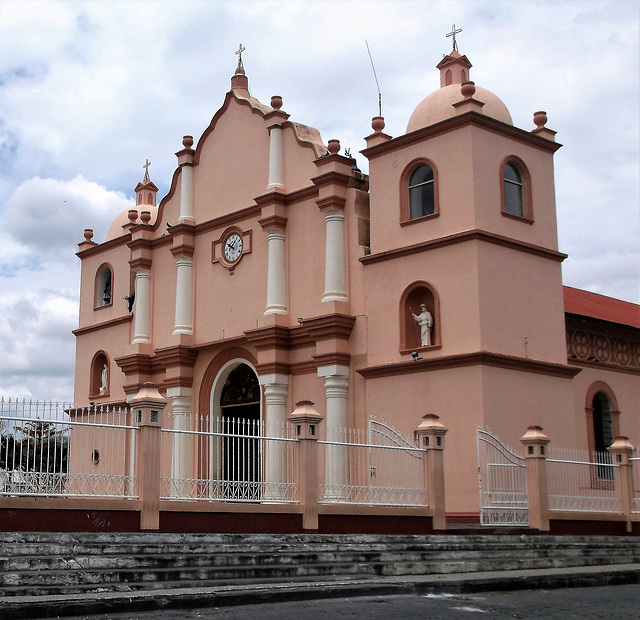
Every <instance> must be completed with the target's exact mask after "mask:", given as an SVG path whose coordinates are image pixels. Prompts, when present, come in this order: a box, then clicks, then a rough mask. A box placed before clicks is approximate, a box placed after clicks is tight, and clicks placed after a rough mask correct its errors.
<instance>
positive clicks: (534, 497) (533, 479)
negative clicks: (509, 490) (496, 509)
mask: <svg viewBox="0 0 640 620" xmlns="http://www.w3.org/2000/svg"><path fill="white" fill-rule="evenodd" d="M520 441H521V442H522V444H523V445H524V446H525V448H526V453H525V462H526V465H527V496H528V497H527V499H528V508H529V527H530V528H532V529H535V530H538V531H540V532H548V531H549V487H548V484H547V455H546V446H547V444H548V443H549V438H548V437H547V436H546V435H545V434H544V433H543V432H542V427H541V426H529V428H527V432H526V433H525V434H524V435H523V436H522V437H521V438H520Z"/></svg>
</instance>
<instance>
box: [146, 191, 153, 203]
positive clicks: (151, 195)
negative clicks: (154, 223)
mask: <svg viewBox="0 0 640 620" xmlns="http://www.w3.org/2000/svg"><path fill="white" fill-rule="evenodd" d="M147 204H148V205H152V204H153V194H152V193H151V192H149V193H148V194H147Z"/></svg>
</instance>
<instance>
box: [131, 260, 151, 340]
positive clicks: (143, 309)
mask: <svg viewBox="0 0 640 620" xmlns="http://www.w3.org/2000/svg"><path fill="white" fill-rule="evenodd" d="M150 292H151V271H149V269H138V270H137V271H136V301H135V303H136V308H135V324H134V330H133V332H134V333H133V340H132V342H133V344H143V343H147V342H151V338H150V331H149V313H150Z"/></svg>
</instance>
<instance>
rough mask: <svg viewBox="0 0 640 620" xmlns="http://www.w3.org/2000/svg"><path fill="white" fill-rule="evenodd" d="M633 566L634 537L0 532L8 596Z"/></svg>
mask: <svg viewBox="0 0 640 620" xmlns="http://www.w3.org/2000/svg"><path fill="white" fill-rule="evenodd" d="M623 564H640V538H635V537H599V536H537V535H529V534H520V535H518V534H472V535H460V534H455V535H435V536H407V535H396V536H378V535H366V534H353V535H349V534H342V535H305V534H301V535H292V534H288V535H284V534H283V535H269V534H252V535H251V534H158V533H133V534H114V533H109V534H106V533H100V534H96V533H83V534H67V533H26V534H24V533H0V604H2V603H8V602H10V601H11V600H12V599H14V600H17V598H16V597H25V596H43V595H44V596H51V595H63V594H64V595H72V594H82V593H90V592H123V593H124V592H134V591H136V592H140V591H148V590H159V589H175V588H181V589H184V588H187V589H188V588H201V587H212V586H213V587H218V586H225V585H238V584H262V585H265V584H269V583H272V584H275V583H282V582H288V583H290V582H299V583H305V582H331V581H337V580H343V581H344V580H355V579H363V578H365V579H366V578H367V577H374V576H375V577H398V576H410V575H435V574H452V573H472V572H486V571H513V570H524V569H541V568H556V569H562V568H567V567H583V566H585V567H586V566H611V565H623Z"/></svg>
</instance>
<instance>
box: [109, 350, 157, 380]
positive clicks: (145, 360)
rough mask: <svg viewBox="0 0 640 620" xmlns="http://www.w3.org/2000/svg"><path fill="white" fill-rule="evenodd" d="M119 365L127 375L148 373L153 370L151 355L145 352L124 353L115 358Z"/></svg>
mask: <svg viewBox="0 0 640 620" xmlns="http://www.w3.org/2000/svg"><path fill="white" fill-rule="evenodd" d="M115 362H116V364H117V365H118V367H119V368H120V369H121V370H122V372H124V374H125V375H127V376H128V375H132V374H136V373H137V374H147V373H151V372H152V359H151V355H147V354H145V353H133V354H132V355H123V356H122V357H116V359H115Z"/></svg>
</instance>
